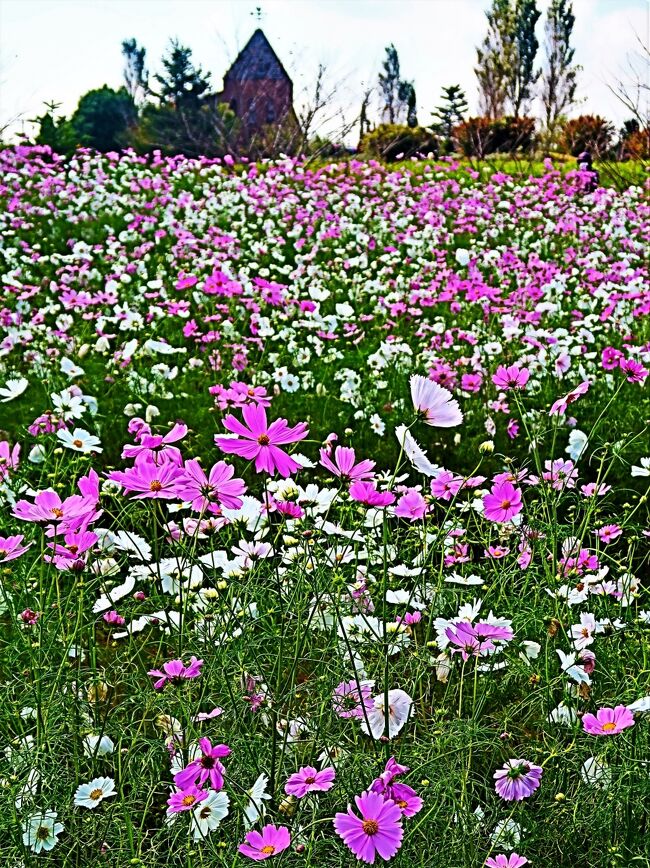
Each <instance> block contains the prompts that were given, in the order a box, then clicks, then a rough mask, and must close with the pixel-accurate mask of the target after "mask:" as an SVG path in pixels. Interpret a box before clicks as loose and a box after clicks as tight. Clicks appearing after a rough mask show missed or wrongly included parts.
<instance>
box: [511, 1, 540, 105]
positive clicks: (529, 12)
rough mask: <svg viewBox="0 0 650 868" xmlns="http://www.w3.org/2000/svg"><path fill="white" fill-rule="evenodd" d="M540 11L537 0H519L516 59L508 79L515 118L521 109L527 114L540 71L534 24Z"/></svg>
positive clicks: (515, 16) (516, 25) (515, 23)
mask: <svg viewBox="0 0 650 868" xmlns="http://www.w3.org/2000/svg"><path fill="white" fill-rule="evenodd" d="M540 14H541V13H540V11H539V9H538V8H537V2H536V0H517V2H516V5H515V10H514V26H513V30H512V37H513V43H514V52H513V55H514V62H513V64H512V68H511V71H510V72H511V75H510V78H509V81H508V97H509V100H510V105H511V108H512V114H513V115H514V116H515V117H516V118H518V117H519V116H520V114H521V113H522V111H523V113H524V114H525V112H526V109H527V108H528V106H529V104H530V100H531V98H532V87H533V85H534V84H535V82H536V81H537V79H538V78H539V75H540V71H539V70H535V57H536V56H537V49H538V48H539V42H538V40H537V37H536V36H535V25H536V24H537V21H538V19H539V16H540Z"/></svg>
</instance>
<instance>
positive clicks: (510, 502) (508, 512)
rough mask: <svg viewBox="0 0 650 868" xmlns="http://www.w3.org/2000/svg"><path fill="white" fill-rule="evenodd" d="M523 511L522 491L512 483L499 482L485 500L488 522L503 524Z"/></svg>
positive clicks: (485, 513) (484, 510)
mask: <svg viewBox="0 0 650 868" xmlns="http://www.w3.org/2000/svg"><path fill="white" fill-rule="evenodd" d="M522 509H523V504H522V502H521V491H520V490H519V489H518V488H515V487H514V485H513V484H512V483H511V482H498V483H497V484H496V485H493V486H492V489H491V490H490V493H489V494H486V495H485V497H484V498H483V512H484V515H485V517H486V518H487V519H488V521H496V522H499V523H501V524H503V523H504V522H506V521H510V520H511V519H513V518H514V517H515V516H516V515H519V513H520V512H521V510H522Z"/></svg>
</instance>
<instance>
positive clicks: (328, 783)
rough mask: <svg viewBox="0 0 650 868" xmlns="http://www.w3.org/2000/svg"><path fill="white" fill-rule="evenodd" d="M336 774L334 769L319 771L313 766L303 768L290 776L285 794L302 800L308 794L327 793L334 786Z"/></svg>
mask: <svg viewBox="0 0 650 868" xmlns="http://www.w3.org/2000/svg"><path fill="white" fill-rule="evenodd" d="M335 777H336V772H335V771H334V769H333V768H326V769H323V770H322V771H318V770H317V769H315V768H314V767H313V766H303V767H302V768H301V769H298V771H297V772H295V774H293V775H290V777H289V779H288V780H287V783H286V785H285V787H284V791H285V793H287V794H288V795H289V796H295V797H296V798H297V799H302V798H303V797H304V796H306V795H307V793H326V792H327V791H328V790H331V789H332V787H333V786H334V779H335Z"/></svg>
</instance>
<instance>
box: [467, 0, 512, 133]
mask: <svg viewBox="0 0 650 868" xmlns="http://www.w3.org/2000/svg"><path fill="white" fill-rule="evenodd" d="M485 16H486V18H487V20H488V31H487V34H486V36H485V39H484V40H483V42H482V43H481V45H480V46H479V47H478V48H477V49H476V59H477V63H476V66H475V67H474V72H475V74H476V78H477V80H478V89H479V104H480V109H481V113H482V114H483V115H484V116H485V117H487V118H490V119H491V120H496V119H497V118H500V117H503V115H504V114H505V107H506V100H507V98H508V90H509V88H508V83H509V82H510V81H511V80H512V76H513V69H514V65H515V62H516V59H515V45H514V35H513V34H514V30H515V20H514V10H513V8H512V4H511V2H510V0H492V6H491V8H490V9H489V10H488V11H487V12H486V13H485Z"/></svg>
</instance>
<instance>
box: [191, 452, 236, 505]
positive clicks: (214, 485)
mask: <svg viewBox="0 0 650 868" xmlns="http://www.w3.org/2000/svg"><path fill="white" fill-rule="evenodd" d="M234 474H235V469H234V467H231V466H230V464H226V462H225V461H219V462H218V463H217V464H215V465H214V467H213V468H212V470H211V471H210V473H209V474H206V472H205V470H204V469H203V468H202V467H201V465H200V464H199V462H198V461H197V460H196V459H195V458H192V459H190V460H189V461H186V462H185V478H184V479H183V480H182V484H181V491H180V497H182V498H183V500H189V501H190V502H191V503H192V509H193V510H194V511H195V512H211V513H218V512H219V511H220V509H221V507H223V506H225V507H226V509H241V506H242V502H243V501H242V499H241V495H242V494H244V492H245V491H246V485H245V483H244V480H243V479H233V476H234Z"/></svg>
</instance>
